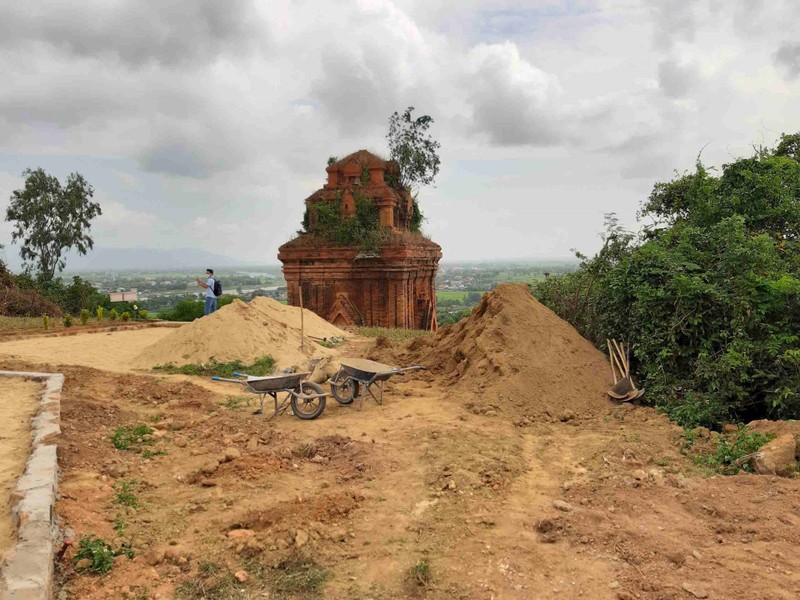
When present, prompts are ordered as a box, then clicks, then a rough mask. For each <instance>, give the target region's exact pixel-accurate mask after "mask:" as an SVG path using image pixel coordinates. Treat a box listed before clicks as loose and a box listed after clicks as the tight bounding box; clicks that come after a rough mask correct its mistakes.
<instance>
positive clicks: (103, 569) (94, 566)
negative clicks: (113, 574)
mask: <svg viewBox="0 0 800 600" xmlns="http://www.w3.org/2000/svg"><path fill="white" fill-rule="evenodd" d="M117 556H118V554H117V553H116V552H115V551H114V549H113V548H112V547H111V544H109V543H108V542H106V541H105V540H102V539H100V538H95V537H94V536H93V535H88V536H86V537H84V538H81V541H80V542H79V543H78V552H77V553H76V554H75V558H73V559H72V564H73V565H76V568H77V569H78V570H79V572H84V571H88V572H91V573H94V574H96V575H103V574H104V573H108V572H109V571H110V570H111V567H113V566H114V558H116V557H117ZM83 559H87V560H89V561H90V564H89V565H88V566H86V567H81V568H78V567H77V565H78V563H80V562H81V561H82V560H83Z"/></svg>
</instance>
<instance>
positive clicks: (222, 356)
mask: <svg viewBox="0 0 800 600" xmlns="http://www.w3.org/2000/svg"><path fill="white" fill-rule="evenodd" d="M303 318H304V330H305V335H306V336H307V338H308V336H312V337H317V338H330V337H347V335H348V334H347V333H346V332H344V331H342V330H341V329H339V328H338V327H336V326H334V325H331V324H330V323H328V322H327V321H325V320H324V319H322V318H321V317H319V316H318V315H316V314H315V313H313V312H311V311H310V310H307V309H306V310H304V311H303ZM300 342H301V339H300V308H298V307H295V306H286V305H284V304H280V303H279V302H276V301H275V300H272V299H270V298H256V299H254V300H253V301H252V302H250V303H245V302H242V301H241V300H234V301H233V303H231V304H229V305H227V306H223V307H222V308H220V309H219V310H218V311H216V312H215V313H213V314H211V315H209V316H207V317H203V318H202V319H197V320H196V321H193V322H192V323H189V324H187V325H184V326H183V327H181V328H180V329H176V330H175V331H174V332H173V333H171V334H169V335H168V336H166V337H164V338H162V339H161V340H159V341H157V342H156V343H154V344H153V345H152V346H149V347H147V348H146V349H145V350H144V351H143V352H142V353H141V354H140V355H139V356H137V357H136V358H135V359H134V361H133V366H134V367H135V368H144V369H149V368H152V367H154V366H156V365H165V364H174V365H185V364H206V363H208V362H210V361H211V360H217V361H219V362H228V361H233V360H240V361H242V362H244V363H248V362H252V361H254V360H256V359H258V358H261V357H262V356H265V355H267V354H269V355H271V356H272V357H273V358H274V359H275V361H276V363H277V366H278V367H281V368H284V367H291V366H300V367H302V368H305V366H306V363H307V362H308V360H309V359H312V358H321V357H324V356H328V355H330V354H332V352H331V351H330V350H328V349H326V348H323V347H322V346H320V345H319V344H317V343H315V342H313V341H311V340H309V339H306V341H305V345H304V346H305V347H304V350H300Z"/></svg>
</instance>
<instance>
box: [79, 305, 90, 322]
mask: <svg viewBox="0 0 800 600" xmlns="http://www.w3.org/2000/svg"><path fill="white" fill-rule="evenodd" d="M89 314H90V313H89V309H88V308H82V309H81V315H80V319H81V325H86V324H87V323H88V322H89Z"/></svg>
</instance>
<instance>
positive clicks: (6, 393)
mask: <svg viewBox="0 0 800 600" xmlns="http://www.w3.org/2000/svg"><path fill="white" fill-rule="evenodd" d="M41 389H42V386H41V384H40V383H37V382H35V381H26V380H25V379H21V378H20V379H17V378H12V379H9V378H6V377H4V378H2V379H0V563H1V562H2V560H3V555H4V554H5V552H6V551H7V550H8V548H9V547H10V546H11V544H12V542H13V540H14V535H15V532H14V527H13V523H12V520H11V504H12V503H11V494H12V492H13V491H14V486H15V485H16V483H17V479H18V478H19V477H20V475H22V472H23V471H24V470H25V461H27V460H28V454H29V453H30V446H31V418H32V417H33V416H34V415H35V414H36V409H37V407H38V406H39V393H40V392H41Z"/></svg>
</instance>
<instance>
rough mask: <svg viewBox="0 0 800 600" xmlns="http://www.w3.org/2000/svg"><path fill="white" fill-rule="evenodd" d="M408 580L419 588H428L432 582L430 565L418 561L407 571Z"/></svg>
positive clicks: (425, 561) (423, 560)
mask: <svg viewBox="0 0 800 600" xmlns="http://www.w3.org/2000/svg"><path fill="white" fill-rule="evenodd" d="M408 580H409V582H410V583H413V584H414V585H417V586H419V587H428V586H429V585H430V584H431V583H432V582H433V576H432V575H431V565H430V563H429V562H428V561H427V560H425V559H422V560H418V561H417V562H416V564H414V566H413V567H411V568H410V569H409V570H408Z"/></svg>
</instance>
